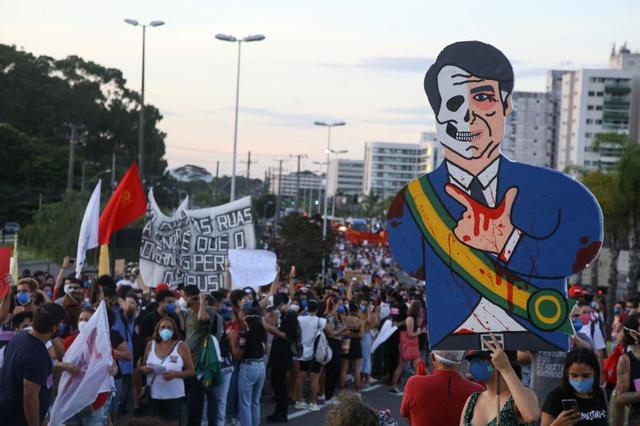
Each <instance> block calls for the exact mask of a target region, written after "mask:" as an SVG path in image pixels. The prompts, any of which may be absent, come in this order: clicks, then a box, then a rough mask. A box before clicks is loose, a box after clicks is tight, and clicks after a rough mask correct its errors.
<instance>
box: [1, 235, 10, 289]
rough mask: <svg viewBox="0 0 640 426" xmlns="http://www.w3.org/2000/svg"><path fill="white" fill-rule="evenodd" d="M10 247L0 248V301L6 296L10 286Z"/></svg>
mask: <svg viewBox="0 0 640 426" xmlns="http://www.w3.org/2000/svg"><path fill="white" fill-rule="evenodd" d="M10 271H11V247H0V299H2V298H3V297H4V296H6V295H7V292H8V291H9V286H10V284H11V272H10Z"/></svg>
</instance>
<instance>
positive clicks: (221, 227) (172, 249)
mask: <svg viewBox="0 0 640 426" xmlns="http://www.w3.org/2000/svg"><path fill="white" fill-rule="evenodd" d="M254 247H255V235H254V229H253V213H252V211H251V198H250V197H245V198H241V199H239V200H236V201H232V202H230V203H227V204H223V205H220V206H216V207H210V208H206V209H198V210H188V209H186V208H185V206H181V207H180V208H178V210H177V211H176V212H175V214H174V215H173V216H167V215H165V214H163V213H162V212H161V211H160V209H159V208H158V206H157V204H156V202H155V199H154V198H153V192H152V191H149V207H148V210H147V216H146V218H145V224H144V228H143V230H142V243H141V244H140V273H141V275H142V279H143V280H144V283H145V285H147V286H150V287H155V286H157V285H158V284H159V283H161V282H166V283H167V284H169V285H171V286H178V285H180V284H182V285H185V286H186V285H190V284H194V285H197V286H198V288H200V290H201V291H214V290H217V289H219V288H221V287H222V280H223V275H222V274H223V273H224V268H225V263H226V260H227V255H228V252H229V249H245V248H249V249H251V248H254Z"/></svg>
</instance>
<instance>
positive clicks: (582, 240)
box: [580, 236, 589, 244]
mask: <svg viewBox="0 0 640 426" xmlns="http://www.w3.org/2000/svg"><path fill="white" fill-rule="evenodd" d="M588 242H589V237H587V236H583V237H580V243H581V244H587V243H588Z"/></svg>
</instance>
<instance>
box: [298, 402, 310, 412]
mask: <svg viewBox="0 0 640 426" xmlns="http://www.w3.org/2000/svg"><path fill="white" fill-rule="evenodd" d="M294 407H295V408H296V409H298V410H306V409H307V408H309V406H308V405H307V403H306V402H304V401H296V404H295V405H294Z"/></svg>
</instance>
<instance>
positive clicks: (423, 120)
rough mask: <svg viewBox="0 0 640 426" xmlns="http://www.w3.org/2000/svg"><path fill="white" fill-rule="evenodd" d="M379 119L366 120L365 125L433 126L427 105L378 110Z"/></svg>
mask: <svg viewBox="0 0 640 426" xmlns="http://www.w3.org/2000/svg"><path fill="white" fill-rule="evenodd" d="M380 115H381V116H380V117H376V118H375V119H370V120H366V122H367V123H375V124H391V125H403V126H423V127H424V126H428V127H434V126H435V118H434V116H433V113H432V112H431V109H430V108H429V105H426V104H425V105H420V106H413V107H393V108H384V109H382V110H380Z"/></svg>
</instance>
